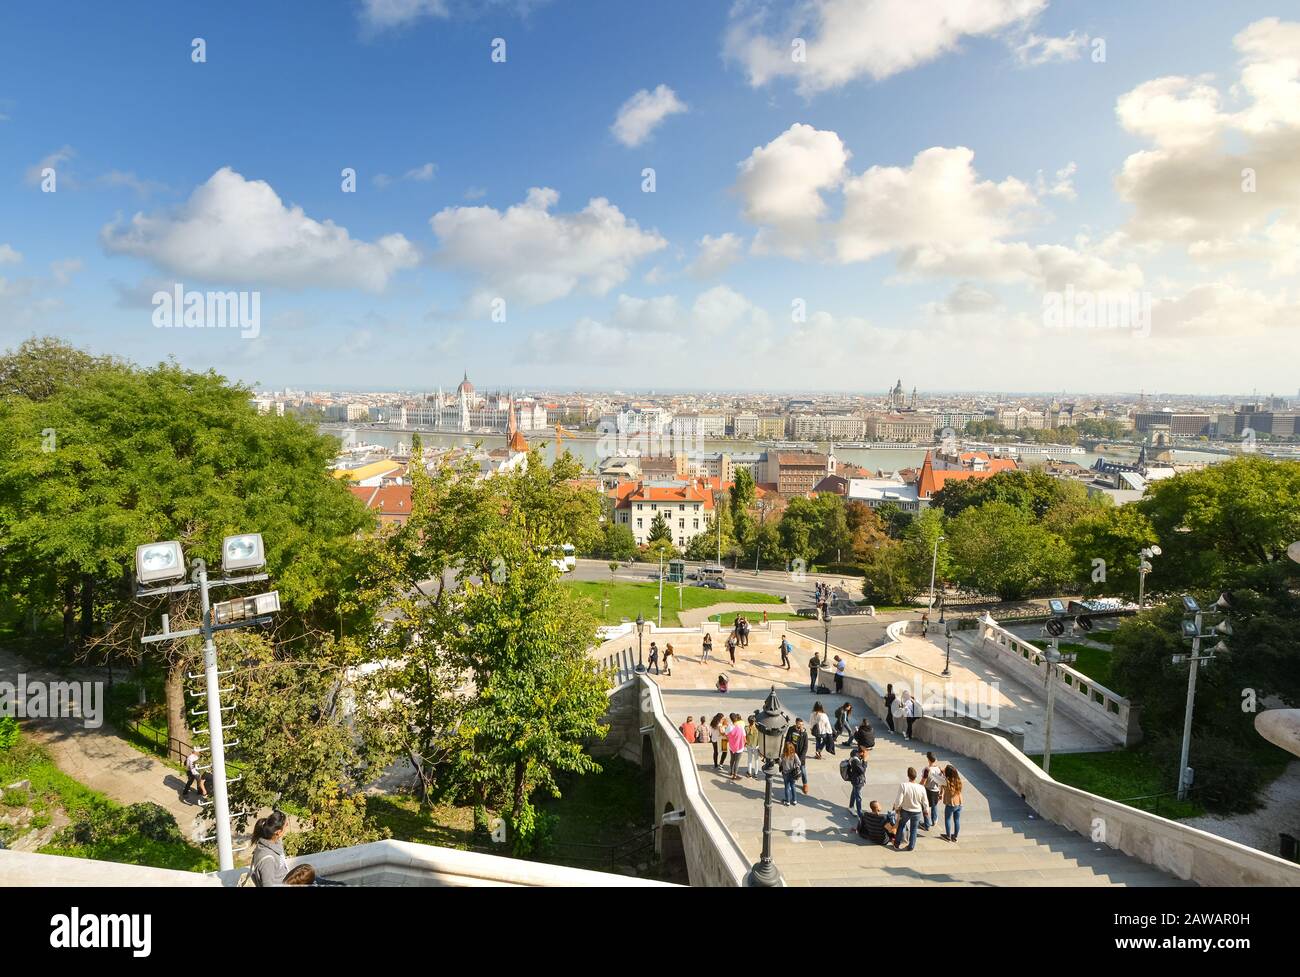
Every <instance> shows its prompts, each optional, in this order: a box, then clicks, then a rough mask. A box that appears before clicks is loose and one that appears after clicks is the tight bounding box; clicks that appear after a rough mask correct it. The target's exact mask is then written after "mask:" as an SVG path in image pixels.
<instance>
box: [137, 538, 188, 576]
mask: <svg viewBox="0 0 1300 977" xmlns="http://www.w3.org/2000/svg"><path fill="white" fill-rule="evenodd" d="M135 578H136V579H137V580H138V581H140V583H142V584H153V583H170V582H172V581H173V580H183V579H185V554H184V553H182V552H181V544H180V543H178V542H177V541H176V540H174V539H173V540H167V541H166V542H162V543H146V544H145V545H144V546H137V547H136V548H135Z"/></svg>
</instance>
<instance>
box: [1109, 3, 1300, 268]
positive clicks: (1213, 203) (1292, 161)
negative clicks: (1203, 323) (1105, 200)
mask: <svg viewBox="0 0 1300 977" xmlns="http://www.w3.org/2000/svg"><path fill="white" fill-rule="evenodd" d="M1233 43H1234V46H1235V47H1236V49H1237V51H1238V52H1239V54H1240V55H1241V71H1240V78H1239V80H1238V82H1237V84H1235V85H1234V86H1232V87H1231V89H1229V95H1230V97H1231V99H1232V101H1233V102H1237V103H1240V104H1241V108H1239V109H1238V110H1236V111H1233V110H1232V109H1231V107H1230V106H1229V105H1225V102H1226V101H1227V100H1226V99H1225V97H1224V95H1223V94H1222V93H1221V92H1220V90H1219V88H1218V87H1216V86H1215V84H1214V81H1213V79H1212V78H1210V77H1198V78H1189V77H1182V76H1172V77H1164V78H1156V79H1153V80H1151V81H1148V82H1144V83H1142V84H1140V85H1138V86H1137V87H1136V88H1134V89H1133V90H1132V91H1130V92H1127V93H1126V94H1124V95H1122V96H1121V97H1120V98H1119V100H1118V101H1117V103H1116V108H1115V111H1116V115H1117V117H1118V119H1119V121H1120V124H1121V125H1122V126H1123V127H1124V128H1125V129H1126V130H1128V131H1129V132H1131V133H1133V134H1134V135H1138V136H1141V137H1143V138H1145V139H1147V140H1148V141H1149V142H1150V143H1151V144H1152V145H1151V147H1150V148H1147V149H1143V150H1141V151H1139V152H1136V153H1133V154H1132V155H1130V156H1129V157H1128V158H1127V159H1126V160H1125V161H1124V165H1123V167H1122V169H1121V171H1120V174H1119V176H1118V177H1117V179H1116V188H1117V190H1118V192H1119V195H1120V197H1121V198H1122V199H1123V200H1125V201H1126V202H1128V203H1129V204H1131V205H1132V207H1133V214H1132V217H1131V218H1130V220H1129V222H1128V224H1127V226H1126V227H1125V229H1124V230H1125V234H1126V235H1127V237H1128V238H1129V239H1131V240H1132V241H1134V242H1137V243H1139V244H1141V243H1151V242H1155V243H1157V244H1163V245H1170V244H1172V245H1181V246H1183V247H1185V248H1186V249H1187V252H1188V253H1189V254H1190V255H1191V256H1192V257H1193V258H1195V259H1196V260H1198V261H1201V262H1203V263H1210V262H1215V261H1254V262H1262V263H1264V264H1266V265H1267V267H1268V270H1269V272H1270V273H1272V274H1274V275H1290V274H1293V273H1294V272H1295V269H1296V244H1297V241H1298V240H1300V23H1295V22H1283V21H1279V20H1278V19H1277V18H1267V19H1265V20H1261V21H1257V22H1255V23H1253V24H1251V25H1249V26H1248V27H1247V28H1246V29H1244V30H1243V31H1241V32H1240V33H1239V34H1238V35H1237V36H1236V37H1235V38H1234V41H1233Z"/></svg>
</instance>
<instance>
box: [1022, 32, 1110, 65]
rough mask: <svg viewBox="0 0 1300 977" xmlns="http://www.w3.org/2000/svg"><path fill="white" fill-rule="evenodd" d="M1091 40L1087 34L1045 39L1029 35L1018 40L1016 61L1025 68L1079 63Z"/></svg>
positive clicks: (1037, 35) (1032, 34)
mask: <svg viewBox="0 0 1300 977" xmlns="http://www.w3.org/2000/svg"><path fill="white" fill-rule="evenodd" d="M1089 40H1091V38H1089V37H1088V35H1087V34H1081V33H1077V32H1075V31H1070V33H1069V34H1067V35H1066V36H1065V37H1044V36H1042V35H1040V34H1034V33H1029V34H1027V35H1025V36H1024V37H1023V38H1022V39H1020V40H1018V41H1017V42H1016V44H1015V46H1014V48H1013V50H1014V51H1015V55H1016V60H1017V61H1019V62H1020V63H1021V64H1022V65H1024V66H1025V67H1036V66H1038V65H1041V64H1048V63H1049V62H1052V61H1077V60H1078V59H1079V57H1080V55H1082V54H1083V49H1084V48H1086V47H1087V46H1088V41H1089Z"/></svg>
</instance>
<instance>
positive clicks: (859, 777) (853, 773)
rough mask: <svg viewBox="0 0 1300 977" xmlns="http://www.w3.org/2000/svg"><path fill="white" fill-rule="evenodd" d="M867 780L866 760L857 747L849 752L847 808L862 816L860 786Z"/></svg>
mask: <svg viewBox="0 0 1300 977" xmlns="http://www.w3.org/2000/svg"><path fill="white" fill-rule="evenodd" d="M866 782H867V761H866V759H865V758H864V757H863V755H862V751H861V750H859V749H858V748H857V747H854V748H853V752H852V753H850V754H849V785H850V786H851V787H852V788H853V789H852V790H851V791H850V792H849V810H850V811H854V812H855V813H856V814H857V815H858V817H859V818H861V817H862V787H863V785H864V784H866Z"/></svg>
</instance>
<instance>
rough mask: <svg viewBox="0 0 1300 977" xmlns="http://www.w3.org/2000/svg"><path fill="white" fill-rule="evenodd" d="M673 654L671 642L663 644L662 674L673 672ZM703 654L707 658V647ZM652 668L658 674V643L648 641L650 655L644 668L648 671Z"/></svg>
mask: <svg viewBox="0 0 1300 977" xmlns="http://www.w3.org/2000/svg"><path fill="white" fill-rule="evenodd" d="M705 637H706V638H707V637H708V635H705ZM673 654H674V652H673V645H672V642H671V641H670V642H668V643H667V644H665V645H664V670H663V674H664V675H671V674H672V673H673ZM704 656H705V658H708V649H707V648H706V649H705V653H704ZM652 668H653V669H654V670H655V674H656V675H658V674H659V645H658V644H656V643H655V642H653V641H651V642H650V655H649V659H648V662H647V664H646V667H645V670H646V671H647V672H649V671H650V669H652Z"/></svg>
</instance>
